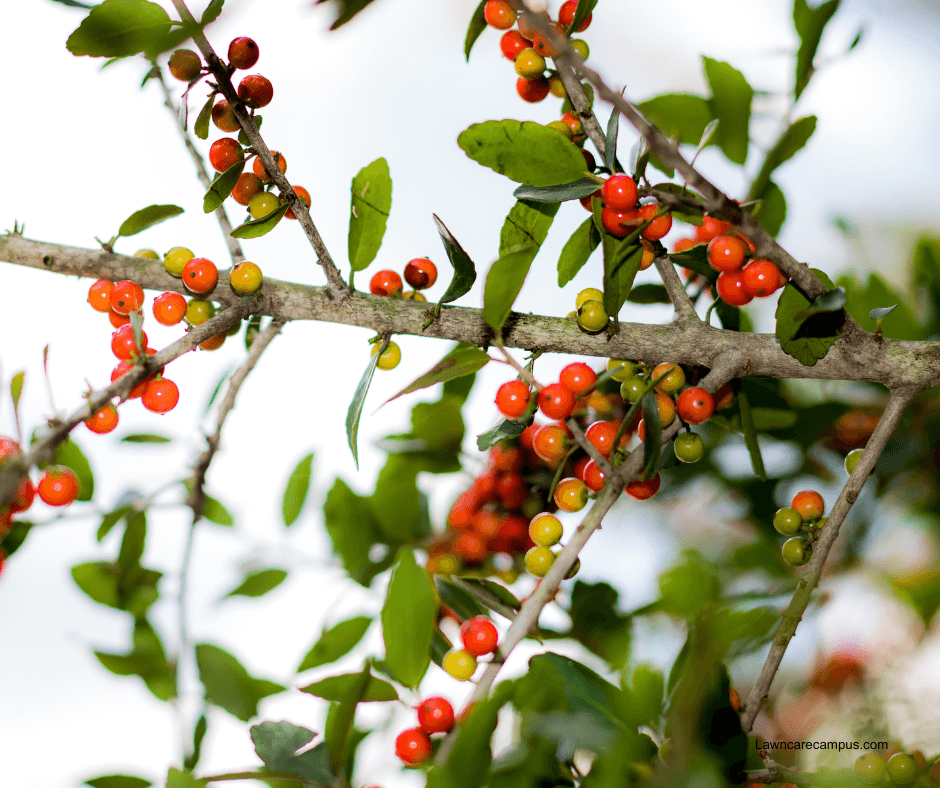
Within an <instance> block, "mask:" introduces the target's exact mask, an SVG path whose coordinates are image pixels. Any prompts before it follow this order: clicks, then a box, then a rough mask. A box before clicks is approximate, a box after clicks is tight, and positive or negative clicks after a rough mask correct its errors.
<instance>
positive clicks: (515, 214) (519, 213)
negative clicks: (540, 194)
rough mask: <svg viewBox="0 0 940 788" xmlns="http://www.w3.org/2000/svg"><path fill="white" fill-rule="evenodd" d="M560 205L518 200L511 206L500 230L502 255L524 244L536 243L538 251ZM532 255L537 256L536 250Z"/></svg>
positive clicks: (500, 252)
mask: <svg viewBox="0 0 940 788" xmlns="http://www.w3.org/2000/svg"><path fill="white" fill-rule="evenodd" d="M558 207H559V206H558V203H554V204H552V203H539V202H530V201H528V200H519V201H517V202H516V204H515V205H513V206H512V208H510V210H509V213H508V214H507V215H506V219H505V221H504V222H503V226H502V228H501V229H500V232H499V255H500V257H502V256H503V255H504V254H506V253H507V252H512V251H516V250H517V249H518V248H519V247H520V246H523V245H524V244H534V245H535V250H536V252H537V251H538V248H539V247H540V246H541V245H542V244H543V243H544V242H545V238H546V237H547V236H548V231H549V228H551V226H552V221H553V220H554V219H555V214H556V213H558ZM532 256H533V257H535V253H534V252H533V254H532Z"/></svg>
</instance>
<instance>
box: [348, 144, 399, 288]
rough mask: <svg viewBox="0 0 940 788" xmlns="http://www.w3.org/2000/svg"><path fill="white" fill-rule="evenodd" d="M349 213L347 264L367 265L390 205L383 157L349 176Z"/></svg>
mask: <svg viewBox="0 0 940 788" xmlns="http://www.w3.org/2000/svg"><path fill="white" fill-rule="evenodd" d="M351 192H352V202H351V207H350V213H349V264H350V266H352V270H353V271H362V270H364V269H365V268H368V267H369V264H370V263H371V262H372V261H373V260H374V259H375V256H376V255H377V254H378V253H379V248H380V247H381V246H382V238H383V237H384V236H385V225H386V224H387V222H388V214H389V211H391V209H392V177H391V175H390V174H389V171H388V162H387V161H385V159H376V160H375V161H374V162H372V163H371V164H369V165H367V166H366V167H363V168H362V169H361V170H359V172H358V173H357V175H356V177H355V178H353V179H352V187H351Z"/></svg>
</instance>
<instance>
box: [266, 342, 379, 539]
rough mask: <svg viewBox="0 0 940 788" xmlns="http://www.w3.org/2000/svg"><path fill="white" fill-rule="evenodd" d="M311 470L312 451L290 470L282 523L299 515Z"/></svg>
mask: <svg viewBox="0 0 940 788" xmlns="http://www.w3.org/2000/svg"><path fill="white" fill-rule="evenodd" d="M376 358H378V354H376ZM312 471H313V452H311V453H310V454H308V455H307V456H306V457H304V458H303V459H302V460H301V461H300V462H298V463H297V465H296V466H294V470H292V471H291V474H290V477H289V478H288V480H287V486H286V487H285V488H284V496H283V497H282V499H281V514H282V516H283V518H284V525H293V524H294V523H295V522H296V521H297V518H298V517H300V513H301V511H303V508H304V504H305V503H306V501H307V494H308V493H309V492H310V479H311V474H312Z"/></svg>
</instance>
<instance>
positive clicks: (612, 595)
mask: <svg viewBox="0 0 940 788" xmlns="http://www.w3.org/2000/svg"><path fill="white" fill-rule="evenodd" d="M618 598H619V594H618V592H617V591H616V590H615V589H614V588H613V587H612V586H611V585H610V584H608V583H585V582H584V581H582V580H575V582H574V588H572V590H571V604H570V605H569V608H568V615H569V616H570V617H571V630H570V632H569V636H570V637H572V638H574V639H575V640H577V641H578V642H580V643H581V644H582V645H584V646H586V647H587V648H589V649H590V650H591V651H593V652H594V653H595V654H597V655H598V656H600V657H602V658H603V659H605V660H607V662H608V663H609V664H610V666H611V667H612V668H614V669H617V670H621V669H622V668H623V666H624V665H625V664H626V663H627V659H628V658H629V655H630V639H631V620H630V616H628V615H626V614H624V613H621V612H620V611H619V610H618V609H617V601H618Z"/></svg>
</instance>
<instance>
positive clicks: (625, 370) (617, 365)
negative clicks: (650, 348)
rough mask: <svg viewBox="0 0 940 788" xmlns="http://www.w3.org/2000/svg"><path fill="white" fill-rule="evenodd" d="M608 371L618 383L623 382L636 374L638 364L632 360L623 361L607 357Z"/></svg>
mask: <svg viewBox="0 0 940 788" xmlns="http://www.w3.org/2000/svg"><path fill="white" fill-rule="evenodd" d="M607 371H608V372H610V376H611V377H612V378H613V379H614V380H616V381H617V382H618V383H623V382H624V381H625V380H626V379H627V378H632V377H633V376H634V375H636V364H634V363H633V362H632V361H621V360H620V359H617V358H609V359H607Z"/></svg>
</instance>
